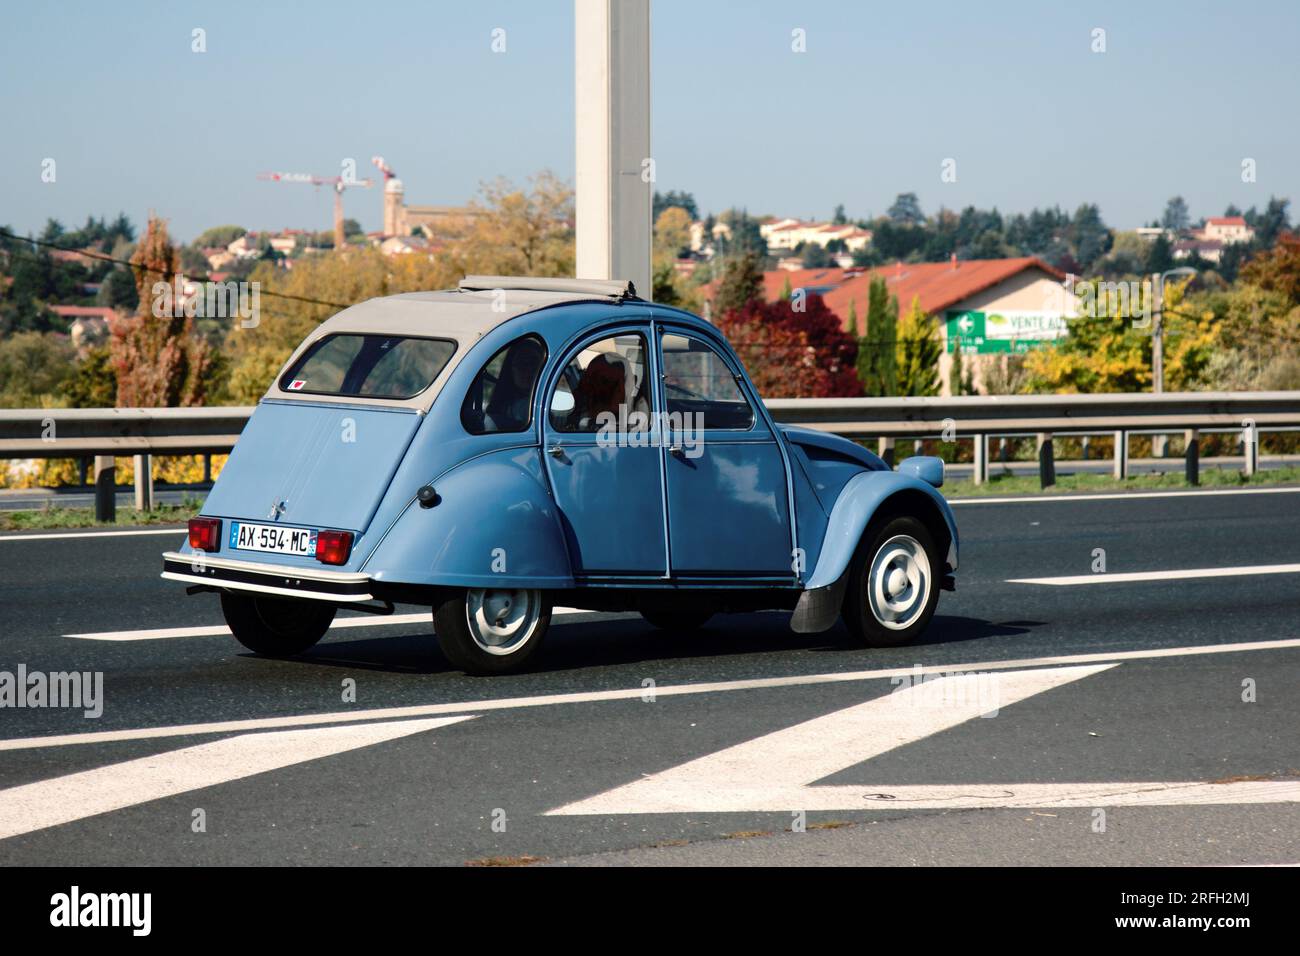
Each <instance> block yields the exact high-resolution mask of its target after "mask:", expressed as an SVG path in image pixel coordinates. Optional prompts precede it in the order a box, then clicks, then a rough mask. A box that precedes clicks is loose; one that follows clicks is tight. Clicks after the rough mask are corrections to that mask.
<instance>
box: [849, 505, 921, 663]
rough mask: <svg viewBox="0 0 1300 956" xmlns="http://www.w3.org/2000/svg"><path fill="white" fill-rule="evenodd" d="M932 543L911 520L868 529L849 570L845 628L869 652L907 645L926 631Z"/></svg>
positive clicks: (919, 524) (897, 521) (884, 523)
mask: <svg viewBox="0 0 1300 956" xmlns="http://www.w3.org/2000/svg"><path fill="white" fill-rule="evenodd" d="M938 567H939V563H938V558H937V556H936V554H935V547H934V539H933V538H931V537H930V532H929V531H927V530H926V528H925V525H923V524H921V522H919V521H917V520H916V519H915V518H902V517H900V518H893V519H890V520H888V521H885V522H883V523H881V524H879V525H877V526H873V527H869V528H868V529H867V533H866V534H864V535H863V537H862V541H861V543H860V544H859V545H858V550H857V553H856V554H854V556H853V561H852V563H851V564H850V565H849V581H848V588H847V590H846V591H845V594H844V623H845V624H847V625H848V628H849V631H850V632H851V633H852V634H853V636H854V637H855V638H857V639H858V640H860V641H861V642H862V643H864V644H867V645H869V646H872V647H895V646H898V645H900V644H906V643H908V642H909V641H911V640H913V639H914V638H915V637H916V636H917V635H918V634H920V633H921V632H922V631H924V630H925V628H926V626H927V625H928V624H929V623H930V619H931V618H932V617H934V609H935V607H936V605H937V604H938V603H939V572H938V570H937V569H938Z"/></svg>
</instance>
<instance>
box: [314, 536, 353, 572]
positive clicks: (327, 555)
mask: <svg viewBox="0 0 1300 956" xmlns="http://www.w3.org/2000/svg"><path fill="white" fill-rule="evenodd" d="M351 553H352V532H351V531H318V532H316V560H317V561H319V562H320V563H321V564H347V563H348V555H350V554H351Z"/></svg>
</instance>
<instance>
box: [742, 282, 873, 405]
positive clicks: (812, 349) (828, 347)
mask: <svg viewBox="0 0 1300 956" xmlns="http://www.w3.org/2000/svg"><path fill="white" fill-rule="evenodd" d="M718 328H719V329H720V330H721V331H722V333H723V334H724V335H726V336H727V338H728V340H730V342H731V344H732V347H733V348H735V350H736V354H737V355H739V356H740V358H741V361H743V362H744V363H745V368H746V370H747V371H748V372H749V375H750V378H751V379H752V380H753V382H754V387H755V388H757V389H758V391H759V394H760V395H763V396H764V397H765V398H853V397H856V396H858V395H861V394H862V389H861V386H860V385H859V384H858V381H857V375H856V374H855V372H854V363H855V361H856V359H857V351H858V346H857V342H856V341H854V338H853V336H852V335H851V334H849V333H848V332H846V331H845V330H844V328H843V326H842V325H841V324H840V320H839V318H838V317H837V316H836V315H835V313H833V312H832V311H831V310H830V309H828V308H827V307H826V303H825V301H824V300H823V299H822V297H821V296H820V295H816V294H813V295H809V296H808V297H807V298H806V299H805V300H804V301H803V303H802V311H797V310H796V308H795V304H794V303H793V302H791V301H788V300H778V301H776V302H762V301H759V300H751V301H750V302H748V303H747V304H745V305H744V306H742V307H741V308H738V309H732V310H729V311H727V312H724V313H722V315H721V316H720V318H719V320H718Z"/></svg>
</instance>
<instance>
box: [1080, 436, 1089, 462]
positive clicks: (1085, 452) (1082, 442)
mask: <svg viewBox="0 0 1300 956" xmlns="http://www.w3.org/2000/svg"><path fill="white" fill-rule="evenodd" d="M1079 449H1080V451H1081V452H1082V454H1083V460H1084V461H1087V460H1088V436H1087V435H1084V436H1083V438H1081V439H1080V440H1079Z"/></svg>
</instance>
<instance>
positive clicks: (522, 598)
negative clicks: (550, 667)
mask: <svg viewBox="0 0 1300 956" xmlns="http://www.w3.org/2000/svg"><path fill="white" fill-rule="evenodd" d="M550 624H551V605H550V602H549V601H547V600H546V598H545V597H544V596H543V594H542V592H541V591H533V590H525V589H519V590H512V589H509V588H489V589H483V588H472V589H470V590H468V591H457V592H454V593H453V594H452V595H451V596H450V597H448V598H447V599H446V600H444V601H443V602H442V603H441V604H439V605H438V606H437V607H435V608H434V609H433V629H434V632H435V633H436V634H437V635H438V644H439V646H440V647H441V648H442V652H443V653H444V654H445V655H447V659H448V660H449V661H451V662H452V664H454V665H455V666H457V667H459V668H460V669H461V670H463V671H465V672H466V673H467V674H505V673H508V672H510V671H516V670H520V669H521V668H523V667H524V666H525V665H526V664H527V663H528V660H529V659H530V658H531V657H532V656H533V655H534V654H535V653H537V649H538V648H539V647H540V646H541V643H542V638H543V637H545V636H546V631H547V628H549V627H550Z"/></svg>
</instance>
